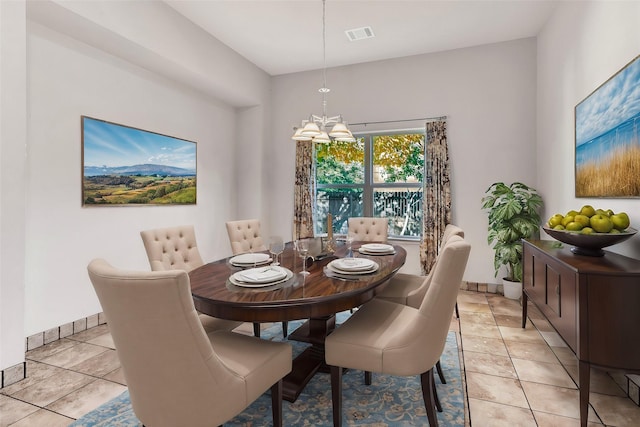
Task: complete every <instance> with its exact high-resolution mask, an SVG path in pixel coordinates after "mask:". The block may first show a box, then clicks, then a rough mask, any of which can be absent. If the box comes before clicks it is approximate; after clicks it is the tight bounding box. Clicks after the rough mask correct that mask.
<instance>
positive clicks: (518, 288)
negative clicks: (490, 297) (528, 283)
mask: <svg viewBox="0 0 640 427" xmlns="http://www.w3.org/2000/svg"><path fill="white" fill-rule="evenodd" d="M502 286H503V287H504V296H505V297H507V298H509V299H520V297H521V296H522V283H520V282H512V281H510V280H507V279H505V278H503V279H502Z"/></svg>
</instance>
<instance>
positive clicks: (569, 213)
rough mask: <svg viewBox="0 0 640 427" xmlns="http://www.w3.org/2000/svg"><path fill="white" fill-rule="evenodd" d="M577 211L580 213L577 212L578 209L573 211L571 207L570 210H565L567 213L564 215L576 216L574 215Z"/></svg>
mask: <svg viewBox="0 0 640 427" xmlns="http://www.w3.org/2000/svg"><path fill="white" fill-rule="evenodd" d="M579 213H580V212H578V211H574V210H573V209H572V210H570V211H569V212H567V214H566V215H565V217H567V216H576V215H578V214H579Z"/></svg>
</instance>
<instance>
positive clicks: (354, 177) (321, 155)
mask: <svg viewBox="0 0 640 427" xmlns="http://www.w3.org/2000/svg"><path fill="white" fill-rule="evenodd" d="M316 182H317V183H318V184H362V183H364V139H363V138H358V139H357V140H356V142H344V141H333V142H330V143H327V144H317V145H316Z"/></svg>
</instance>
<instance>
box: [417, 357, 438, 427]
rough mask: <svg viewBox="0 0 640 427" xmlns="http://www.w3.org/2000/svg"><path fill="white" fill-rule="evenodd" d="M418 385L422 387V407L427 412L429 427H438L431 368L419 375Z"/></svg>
mask: <svg viewBox="0 0 640 427" xmlns="http://www.w3.org/2000/svg"><path fill="white" fill-rule="evenodd" d="M420 384H421V385H422V399H423V400H424V406H425V408H426V410H427V419H428V420H429V427H438V418H437V417H436V408H435V406H436V404H435V400H434V398H433V386H434V383H433V368H432V369H429V370H428V371H427V372H424V373H423V374H421V375H420Z"/></svg>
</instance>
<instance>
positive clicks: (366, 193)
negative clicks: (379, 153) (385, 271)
mask: <svg viewBox="0 0 640 427" xmlns="http://www.w3.org/2000/svg"><path fill="white" fill-rule="evenodd" d="M409 134H421V135H423V137H424V144H425V146H424V150H423V164H422V168H423V174H422V179H423V180H425V179H426V169H425V164H426V131H425V129H421V128H411V129H397V130H384V131H371V132H354V133H353V136H354V137H355V138H356V139H357V140H358V139H360V138H362V139H363V142H364V147H363V149H364V171H363V175H364V182H363V183H361V184H346V183H345V184H319V183H318V180H317V175H316V176H315V188H314V197H313V200H314V203H315V202H316V201H317V197H318V190H322V189H326V188H334V189H341V188H352V189H361V190H362V205H363V207H362V215H363V216H368V217H373V216H374V212H373V211H374V193H375V191H376V190H377V189H381V188H390V189H393V188H398V189H401V190H404V189H407V188H416V189H423V186H424V181H420V182H400V183H397V182H379V183H376V182H374V180H373V172H374V164H373V161H374V156H373V149H374V138H375V137H378V136H391V135H409ZM316 156H317V155H316V153H315V151H314V156H313V161H314V164H315V162H316V158H317V157H316ZM313 170H314V174H316V168H315V167H314V168H313ZM423 191H424V190H423ZM315 216H316V209H314V232H315V233H317V229H316V225H317V223H318V221H317V218H315ZM422 226H423V224H422V222H421V223H420V234H419V235H418V236H403V235H392V234H390V235H389V239H391V240H406V241H420V240H421V238H422V232H423V227H422Z"/></svg>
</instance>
